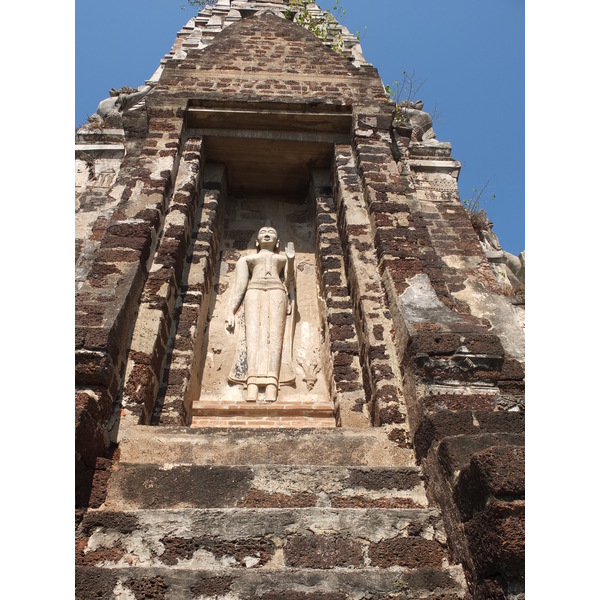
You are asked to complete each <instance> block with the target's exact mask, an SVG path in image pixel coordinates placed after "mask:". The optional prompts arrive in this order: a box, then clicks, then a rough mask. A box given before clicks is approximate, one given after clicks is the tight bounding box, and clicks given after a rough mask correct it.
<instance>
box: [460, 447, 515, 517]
mask: <svg viewBox="0 0 600 600" xmlns="http://www.w3.org/2000/svg"><path fill="white" fill-rule="evenodd" d="M524 497H525V448H524V446H510V445H505V446H492V447H490V448H487V449H486V450H483V451H481V452H478V453H477V454H475V455H474V456H473V457H472V458H471V462H470V464H469V466H467V467H466V468H464V469H463V470H462V471H461V473H460V475H459V476H458V480H457V482H456V486H455V488H454V500H455V502H456V505H457V507H458V509H459V511H460V513H461V516H462V518H463V519H464V520H465V521H467V520H469V519H471V518H472V517H473V515H474V513H476V512H478V511H480V510H483V508H484V507H485V505H486V504H487V502H489V500H490V498H499V499H500V498H501V499H502V500H514V499H523V498H524Z"/></svg>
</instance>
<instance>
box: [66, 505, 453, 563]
mask: <svg viewBox="0 0 600 600" xmlns="http://www.w3.org/2000/svg"><path fill="white" fill-rule="evenodd" d="M445 542H446V539H445V534H444V529H443V525H442V522H441V516H440V514H439V512H438V511H437V510H434V509H377V508H370V509H355V508H342V509H335V508H300V509H276V508H273V509H242V508H235V509H187V510H186V509H183V510H182V509H179V510H173V509H172V510H140V511H108V510H93V511H89V512H88V513H87V514H86V515H85V516H84V518H83V520H82V522H81V523H80V525H79V527H78V529H77V536H76V547H77V561H78V564H80V565H84V566H97V567H100V566H101V567H111V568H126V567H129V566H135V567H144V568H165V567H172V568H182V569H194V570H208V569H214V570H217V571H218V570H221V569H225V568H236V569H242V570H243V569H257V570H262V569H265V570H273V569H276V570H278V569H293V568H300V569H334V568H336V569H337V568H354V569H366V568H369V567H378V568H380V569H385V568H394V569H395V568H406V569H418V568H433V569H442V568H443V567H444V566H446V565H447V564H448V557H447V552H446V545H445Z"/></svg>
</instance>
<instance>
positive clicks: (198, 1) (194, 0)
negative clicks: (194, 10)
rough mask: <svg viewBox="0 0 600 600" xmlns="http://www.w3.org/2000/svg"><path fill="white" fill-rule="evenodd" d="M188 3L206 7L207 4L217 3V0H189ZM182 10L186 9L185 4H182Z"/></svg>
mask: <svg viewBox="0 0 600 600" xmlns="http://www.w3.org/2000/svg"><path fill="white" fill-rule="evenodd" d="M187 3H188V4H189V5H190V6H197V7H198V8H204V7H205V6H214V5H215V4H216V3H217V0H187ZM181 10H185V6H182V7H181Z"/></svg>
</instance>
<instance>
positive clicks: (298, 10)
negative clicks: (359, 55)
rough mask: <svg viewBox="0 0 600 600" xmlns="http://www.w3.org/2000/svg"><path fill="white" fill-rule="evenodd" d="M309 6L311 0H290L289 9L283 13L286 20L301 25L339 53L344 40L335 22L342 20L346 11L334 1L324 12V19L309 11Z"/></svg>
mask: <svg viewBox="0 0 600 600" xmlns="http://www.w3.org/2000/svg"><path fill="white" fill-rule="evenodd" d="M309 4H313V2H312V1H311V0H290V2H289V8H288V9H287V10H286V11H285V17H286V19H288V20H290V21H295V22H296V23H298V24H299V25H302V27H304V28H306V29H308V30H309V31H310V32H311V33H314V35H316V36H317V37H318V38H319V39H320V40H323V41H328V42H330V43H331V47H332V49H333V50H335V51H336V52H339V53H341V52H342V51H343V49H344V39H343V37H342V33H341V31H340V29H339V27H338V24H337V21H340V20H341V19H342V18H343V16H344V15H345V14H346V11H345V10H344V9H343V8H342V5H341V2H340V0H335V1H334V5H333V6H332V7H331V8H328V9H327V10H325V16H324V17H323V16H321V15H315V14H313V13H312V12H311V11H309V10H308V5H309ZM334 13H335V17H334Z"/></svg>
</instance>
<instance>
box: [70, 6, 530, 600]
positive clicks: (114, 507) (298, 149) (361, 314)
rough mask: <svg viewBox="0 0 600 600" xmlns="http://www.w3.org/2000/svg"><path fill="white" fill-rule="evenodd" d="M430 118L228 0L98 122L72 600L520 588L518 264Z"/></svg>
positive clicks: (92, 136)
mask: <svg viewBox="0 0 600 600" xmlns="http://www.w3.org/2000/svg"><path fill="white" fill-rule="evenodd" d="M421 109H422V107H420V106H418V105H415V104H409V103H407V104H405V105H403V106H400V107H395V106H394V105H393V104H391V103H390V102H389V100H388V98H387V96H386V93H385V90H384V87H383V85H382V82H381V80H380V78H379V76H378V73H377V71H376V69H375V68H374V67H373V66H372V65H370V64H368V63H367V62H366V61H365V59H364V57H363V55H362V51H361V48H360V44H359V42H358V40H357V39H356V38H355V37H354V36H353V35H351V34H350V33H349V32H348V31H347V30H346V29H345V28H344V27H342V26H340V25H339V24H337V23H336V22H335V20H334V19H333V18H332V17H331V16H330V15H328V14H327V13H324V12H322V11H321V10H320V9H319V8H318V7H317V6H316V5H315V4H307V3H303V2H293V1H288V0H252V1H250V0H249V1H245V0H218V2H217V3H216V5H215V6H209V7H206V8H204V9H203V10H202V11H201V12H200V13H199V14H198V16H197V17H195V18H193V19H191V20H190V22H189V23H188V24H187V25H185V26H184V27H183V28H182V30H181V31H179V32H178V34H177V38H176V40H175V43H174V45H173V48H172V50H171V52H170V54H168V55H167V56H166V57H165V58H164V59H163V60H162V61H161V63H160V66H159V68H158V70H157V71H156V73H155V74H154V75H153V77H152V78H151V79H150V80H148V81H147V82H146V85H144V86H142V87H140V88H138V89H135V88H123V89H121V90H118V91H114V94H113V95H111V97H110V98H107V99H106V100H103V101H102V102H101V103H100V105H99V107H98V113H97V114H96V115H93V117H92V118H90V122H89V123H88V124H86V125H84V126H83V127H81V128H80V129H79V131H78V141H77V144H76V199H77V215H76V228H77V229H76V233H77V240H76V260H77V262H76V279H77V287H76V289H77V291H76V294H77V297H76V308H77V314H76V350H75V359H76V482H77V483H76V485H77V488H76V503H77V504H76V505H77V535H76V547H77V582H76V597H77V598H79V599H81V600H88V599H91V598H107V599H108V598H136V599H139V598H165V599H188V598H189V599H190V600H191V599H193V598H196V599H200V598H202V599H207V598H211V599H214V598H217V599H223V600H225V599H227V600H233V599H239V600H250V599H252V600H260V599H263V600H267V599H275V598H284V599H286V598H287V599H290V600H342V599H350V598H352V599H363V598H364V599H367V598H372V599H374V598H380V599H383V598H403V599H408V598H413V599H425V598H430V599H433V598H436V599H442V598H443V599H444V600H457V599H467V598H474V599H476V600H484V599H485V600H489V599H503V598H508V599H512V600H517V599H522V598H524V510H525V504H524V399H523V395H524V333H523V312H524V300H523V286H522V283H523V273H522V271H523V270H524V267H523V269H521V270H519V268H518V267H519V264H518V259H517V267H515V257H512V256H510V255H508V254H507V253H505V252H504V251H503V250H502V249H501V247H500V246H499V244H497V239H496V240H495V241H494V239H493V235H492V234H491V232H490V231H489V230H486V222H485V219H484V220H483V222H481V218H480V219H479V221H478V220H477V219H473V218H472V216H471V215H469V214H468V213H467V212H466V211H465V210H464V208H463V207H462V205H461V202H460V198H459V192H458V187H457V179H458V175H459V171H460V163H459V162H457V161H456V160H454V158H453V157H452V156H451V146H450V144H449V143H447V142H441V141H438V140H436V139H435V135H434V134H433V130H432V128H431V119H430V118H429V116H428V115H427V113H425V112H423V111H422V110H421ZM263 227H269V228H273V229H275V230H276V232H277V235H278V237H279V245H280V247H275V245H274V244H275V241H274V240H273V241H272V244H271V241H269V239H267V241H266V242H263V241H260V240H259V239H258V237H259V236H257V234H258V232H259V230H261V228H263ZM261 239H262V238H261ZM257 244H258V246H257ZM269 244H271V246H269ZM291 245H293V251H292V250H290V248H291ZM259 257H266V258H265V259H264V260H265V261H267V262H259ZM260 260H263V258H260ZM269 261H270V262H269ZM284 264H285V268H284ZM264 265H266V266H264ZM279 270H280V271H279ZM273 273H274V275H273ZM278 273H279V275H278ZM284 273H285V275H284ZM269 277H270V278H271V279H269ZM259 279H260V281H259ZM261 281H262V283H261ZM240 282H241V283H240ZM251 282H253V283H251ZM265 282H266V283H265ZM269 282H271V283H269ZM272 282H275V283H272ZM261 286H262V287H261ZM259 288H260V290H261V291H260V294H265V295H264V296H261V298H263V297H264V298H267V300H260V301H255V300H254V299H253V298H254V297H255V296H254V295H251V294H250V290H251V289H252V290H253V291H255V290H258V289H259ZM275 288H276V289H277V290H278V291H273V290H275ZM265 290H266V291H265ZM256 293H257V294H258V293H259V292H256ZM278 294H279V295H278ZM236 295H239V296H240V298H243V301H240V303H237V304H236V302H235V298H236ZM279 299H281V300H279ZM253 302H259V304H257V305H255V304H253ZM278 303H279V304H278ZM275 305H278V306H279V308H277V306H275ZM256 306H258V308H256ZM251 307H252V310H253V311H255V312H251ZM230 313H231V314H234V318H235V320H234V321H232V325H231V326H229V325H228V323H229V321H228V319H229V315H230ZM254 314H256V315H258V316H256V317H251V316H248V317H246V315H254ZM278 328H279V329H278ZM255 330H256V331H258V332H259V333H260V336H262V337H260V341H256V340H255V339H254V338H253V336H254V333H251V332H254V331H255ZM279 330H281V331H282V332H283V334H282V336H283V337H282V341H281V340H280V341H278V342H275V341H273V340H274V339H275V338H276V337H277V335H279V334H277V335H276V331H279ZM257 335H258V334H257ZM280 337H281V336H280ZM277 339H278V340H279V338H277ZM277 344H279V346H277ZM273 348H275V350H273ZM253 353H254V354H256V356H258V358H256V359H255V358H252V357H253V356H254V354H253ZM272 355H277V356H278V357H279V358H281V357H282V356H283V358H281V366H279V363H277V366H276V367H272V365H271V358H270V357H271V356H272ZM286 357H287V358H289V360H287V362H286ZM253 361H258V362H257V364H258V365H259V366H253V365H254V362H253ZM261 361H262V362H261ZM263 363H264V364H267V363H268V369H267V371H268V373H266V371H265V373H266V374H264V376H263V374H262V371H261V369H262V366H260V365H262V364H263ZM253 369H254V370H255V371H256V372H252V373H251V371H252V370H253ZM265 369H266V367H265ZM285 370H287V373H286V374H285V375H284V371H285ZM232 373H233V375H232ZM254 382H258V383H257V384H255V383H254ZM253 385H256V386H257V392H256V394H257V395H256V397H255V398H253V397H252V393H251V387H252V386H253ZM269 386H271V388H272V389H273V390H276V392H274V393H276V399H275V400H274V401H273V397H270V396H269V394H270V392H269Z"/></svg>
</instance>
